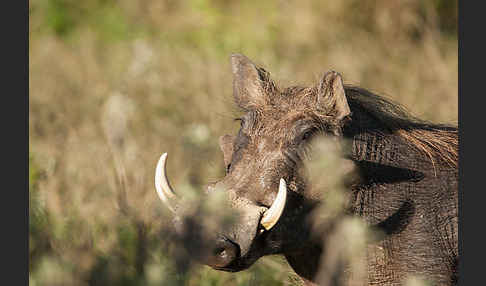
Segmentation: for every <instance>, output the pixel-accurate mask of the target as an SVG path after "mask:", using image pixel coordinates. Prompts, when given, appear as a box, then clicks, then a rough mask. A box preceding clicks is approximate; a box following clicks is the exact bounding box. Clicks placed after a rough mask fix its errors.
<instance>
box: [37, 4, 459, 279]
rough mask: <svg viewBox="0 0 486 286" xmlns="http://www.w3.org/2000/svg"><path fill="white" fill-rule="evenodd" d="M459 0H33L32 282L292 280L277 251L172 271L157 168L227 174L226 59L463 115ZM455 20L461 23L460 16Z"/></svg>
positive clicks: (202, 176)
mask: <svg viewBox="0 0 486 286" xmlns="http://www.w3.org/2000/svg"><path fill="white" fill-rule="evenodd" d="M450 3H452V2H451V1H438V0H435V1H426V2H424V1H418V0H410V1H393V2H390V1H385V0H377V1H366V2H363V1H358V0H345V1H309V0H304V1H299V4H295V3H293V2H289V1H276V0H275V1H253V0H252V1H244V2H240V1H209V0H193V1H174V0H164V1H156V0H143V1H130V0H121V1H111V0H89V1H70V0H43V1H42V0H30V1H29V11H30V14H29V15H30V16H29V40H30V43H29V91H30V98H29V136H30V152H29V159H30V160H29V162H30V165H29V258H30V259H29V274H30V277H29V281H30V283H32V285H61V284H62V285H111V284H115V285H155V284H159V285H160V284H164V282H165V284H170V283H169V281H172V283H173V284H186V285H263V284H264V285H298V283H299V282H298V280H297V279H296V277H295V275H294V274H293V273H292V271H291V269H290V268H289V267H288V266H287V264H286V262H285V261H284V260H283V259H282V258H281V257H269V258H265V259H261V260H260V261H259V262H258V263H257V264H256V265H254V266H253V267H252V268H250V269H249V270H248V271H245V272H241V273H224V272H218V271H214V270H211V269H209V268H208V267H204V266H198V265H195V266H192V267H191V269H190V271H189V272H187V273H186V274H185V275H183V274H180V273H177V272H176V270H175V268H174V267H175V266H174V265H173V264H174V263H173V261H172V259H171V256H170V255H169V253H170V243H169V241H168V238H167V237H166V236H164V227H165V226H166V225H168V224H170V222H169V221H168V219H167V217H166V216H165V210H164V208H163V206H162V205H161V203H160V201H159V200H158V198H157V196H156V193H155V190H154V186H153V174H154V169H155V164H156V162H157V160H158V158H159V156H160V154H161V153H163V152H168V153H169V156H170V158H169V162H168V165H169V166H168V167H169V176H170V178H171V181H172V184H173V185H175V186H176V187H177V188H178V189H182V188H188V189H193V190H200V189H201V186H202V184H205V183H207V182H209V181H213V180H216V179H218V178H221V177H222V176H223V175H224V168H223V159H222V153H221V152H220V151H219V148H218V143H217V142H218V137H219V136H220V135H223V134H226V133H235V132H236V130H237V128H238V126H237V123H235V122H233V120H232V119H233V118H234V117H236V116H237V115H238V110H236V109H235V107H234V105H233V102H232V97H231V92H232V87H231V82H232V78H231V73H230V66H229V55H230V54H231V53H233V52H241V53H244V54H246V55H247V56H248V57H250V58H252V59H253V60H254V61H255V62H257V63H259V64H262V65H263V66H264V67H265V68H266V69H267V70H269V71H270V72H271V74H272V76H273V78H274V79H276V80H277V81H278V82H280V84H281V85H283V86H285V85H291V84H307V85H311V84H314V83H315V82H316V81H317V79H318V77H319V76H320V75H322V74H323V73H324V72H325V71H327V70H328V69H334V70H336V71H339V72H340V73H342V74H343V78H344V81H345V83H352V84H359V85H360V86H362V87H365V88H369V89H371V90H373V91H376V92H378V93H380V94H384V95H386V96H388V97H389V98H391V99H393V100H395V101H397V102H400V103H402V104H404V105H405V106H407V107H408V108H409V110H410V111H411V112H412V113H413V114H415V115H418V116H419V117H422V118H424V119H428V120H432V121H437V122H445V123H455V122H457V85H458V82H457V80H458V73H457V67H458V55H457V48H458V43H457V35H456V32H457V3H456V2H454V3H456V6H453V5H450ZM454 19H456V21H454Z"/></svg>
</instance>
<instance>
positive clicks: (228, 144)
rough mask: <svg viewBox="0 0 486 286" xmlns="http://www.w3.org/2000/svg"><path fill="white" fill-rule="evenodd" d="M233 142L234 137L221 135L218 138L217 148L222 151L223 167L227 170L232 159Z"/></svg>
mask: <svg viewBox="0 0 486 286" xmlns="http://www.w3.org/2000/svg"><path fill="white" fill-rule="evenodd" d="M234 140H235V137H234V136H231V135H228V134H226V135H223V136H221V137H219V147H220V148H221V151H223V159H224V166H225V168H228V165H229V164H230V163H231V160H232V157H233V142H234Z"/></svg>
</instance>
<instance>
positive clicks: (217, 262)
mask: <svg viewBox="0 0 486 286" xmlns="http://www.w3.org/2000/svg"><path fill="white" fill-rule="evenodd" d="M239 251H240V248H239V246H238V245H237V244H235V243H233V242H232V241H231V240H229V239H227V238H224V237H221V238H218V240H216V244H215V245H214V247H213V249H212V251H211V253H210V255H209V257H208V261H207V264H208V265H209V266H211V267H215V268H223V267H226V266H228V265H230V264H231V262H233V261H234V260H235V259H236V258H238V255H239Z"/></svg>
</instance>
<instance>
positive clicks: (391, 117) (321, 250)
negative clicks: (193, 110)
mask: <svg viewBox="0 0 486 286" xmlns="http://www.w3.org/2000/svg"><path fill="white" fill-rule="evenodd" d="M231 67H232V72H233V76H234V77H233V96H234V100H235V102H236V104H237V105H238V107H239V108H241V109H242V110H243V111H244V115H243V116H242V117H241V118H239V120H240V121H241V127H240V129H239V131H238V134H237V135H235V136H231V135H225V136H222V137H220V146H221V150H222V152H223V157H224V163H225V165H226V176H225V177H224V178H223V179H222V180H220V181H218V182H217V183H214V184H211V185H209V186H207V189H206V191H207V192H212V191H214V190H216V189H222V190H224V191H225V192H227V193H228V194H229V198H231V200H232V204H231V205H232V206H233V208H235V209H238V210H239V211H240V214H241V217H242V219H241V220H240V222H239V223H238V224H237V225H236V226H235V227H233V228H232V230H231V231H230V232H228V233H221V234H220V235H219V238H218V239H217V240H216V241H215V242H214V251H212V252H211V253H212V255H210V257H208V258H207V259H206V261H205V263H206V264H207V265H209V266H211V267H213V268H214V269H218V270H224V271H232V272H235V271H241V270H244V269H246V268H248V267H249V266H250V265H252V264H253V263H254V262H255V261H256V260H257V259H258V258H260V257H262V256H264V255H270V254H282V255H284V256H285V258H286V259H287V261H288V263H289V265H290V266H291V267H292V268H293V269H294V271H295V272H296V273H297V274H298V275H299V276H300V277H302V278H303V280H304V281H305V282H306V283H309V284H312V283H313V282H316V279H317V277H316V276H317V274H318V270H319V264H320V261H321V256H323V255H325V254H326V252H327V251H328V249H326V246H325V244H323V243H322V241H323V237H321V236H325V231H324V232H322V233H320V234H318V235H316V234H315V233H313V232H314V228H313V227H312V226H311V223H310V222H309V219H308V217H309V216H310V215H311V213H312V211H313V210H314V209H315V208H316V207H317V206H319V205H320V204H321V202H320V201H319V200H317V199H316V198H315V197H312V196H309V195H308V193H307V189H308V188H309V187H310V186H309V184H310V182H309V180H308V179H307V178H306V177H305V175H304V174H305V172H301V169H302V167H303V164H304V159H303V155H302V154H303V152H302V150H303V149H305V146H306V144H308V142H309V141H310V140H311V138H313V137H316V136H323V137H329V138H333V140H334V141H336V142H337V144H340V143H339V142H344V141H346V140H347V142H350V143H351V144H343V145H342V146H343V148H344V149H345V150H344V153H343V154H344V155H343V156H344V157H346V158H347V159H348V160H349V161H350V162H352V163H353V165H354V167H355V168H356V169H357V170H358V173H359V174H360V179H359V180H355V181H353V182H352V183H350V184H348V185H347V186H348V187H349V194H350V196H349V202H348V206H349V209H348V210H347V211H348V212H349V214H351V215H355V216H358V217H360V218H362V219H363V221H365V222H366V225H368V226H369V227H370V228H375V229H378V230H380V231H381V233H382V236H381V237H380V238H379V239H377V240H375V241H373V242H370V244H369V246H368V247H367V248H366V258H365V264H366V267H367V268H366V269H367V275H366V276H365V280H366V279H367V281H363V284H369V285H371V284H373V285H399V284H401V283H403V280H404V279H405V278H406V277H407V275H409V274H414V275H420V276H422V277H425V278H426V279H429V280H431V281H434V283H436V284H440V285H453V284H456V283H457V277H458V274H457V265H458V185H457V184H458V166H457V164H458V163H457V162H458V130H457V128H456V127H452V126H446V125H439V124H432V123H428V122H425V121H423V120H419V119H417V118H415V117H412V116H411V115H409V114H408V113H407V112H405V111H404V109H403V108H401V107H400V106H398V105H397V104H394V103H391V102H390V101H388V100H385V99H384V98H382V97H380V96H378V95H376V94H374V93H372V92H370V91H367V90H365V89H363V88H360V87H354V86H348V85H344V84H343V81H342V78H341V75H340V74H339V73H337V72H334V71H329V72H327V73H326V74H325V75H324V76H323V77H322V78H321V79H320V81H319V82H318V83H317V84H316V85H315V86H312V87H300V86H293V87H289V88H285V89H281V88H279V87H277V85H276V84H275V83H274V82H273V81H272V80H271V78H270V74H269V73H268V72H267V71H266V70H265V69H263V68H261V67H258V66H256V65H255V64H254V63H252V62H251V61H250V60H249V59H248V58H246V57H245V56H243V55H241V54H234V55H232V56H231ZM166 158H167V154H164V155H162V156H161V159H160V161H159V163H158V165H157V169H156V188H157V192H158V194H159V196H160V198H161V199H162V200H163V201H164V202H166V203H167V205H168V206H169V207H170V208H171V209H173V206H174V200H175V199H176V197H177V196H176V195H175V193H174V191H173V190H172V189H171V187H170V185H169V183H168V181H167V178H166V175H165V164H166ZM322 176H326V174H322ZM175 203H177V202H175Z"/></svg>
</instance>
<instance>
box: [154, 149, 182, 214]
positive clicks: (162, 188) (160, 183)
mask: <svg viewBox="0 0 486 286" xmlns="http://www.w3.org/2000/svg"><path fill="white" fill-rule="evenodd" d="M166 164H167V153H164V154H162V156H160V159H159V162H158V163H157V167H156V168H155V189H156V190H157V194H158V195H159V198H160V199H161V200H162V201H163V202H164V203H165V204H166V205H167V207H168V208H169V209H170V210H171V211H172V212H174V213H175V210H174V207H173V206H172V205H171V203H170V200H171V199H175V198H177V196H176V194H175V193H174V191H173V190H172V187H171V186H170V184H169V181H168V180H167V173H166V169H165V167H166Z"/></svg>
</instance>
